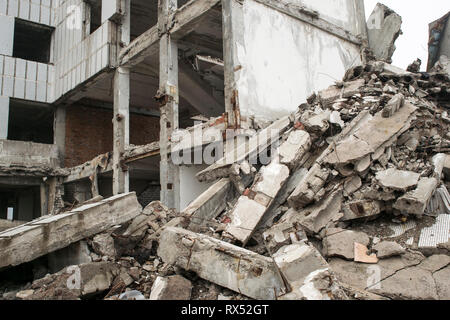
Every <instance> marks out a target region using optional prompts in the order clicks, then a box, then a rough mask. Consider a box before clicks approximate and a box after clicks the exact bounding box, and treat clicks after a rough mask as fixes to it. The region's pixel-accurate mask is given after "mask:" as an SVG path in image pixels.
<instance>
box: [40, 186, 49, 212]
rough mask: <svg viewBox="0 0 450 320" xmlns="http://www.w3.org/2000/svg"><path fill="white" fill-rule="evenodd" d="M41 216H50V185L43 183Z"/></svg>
mask: <svg viewBox="0 0 450 320" xmlns="http://www.w3.org/2000/svg"><path fill="white" fill-rule="evenodd" d="M40 190H41V195H40V199H41V216H45V215H47V214H48V185H47V184H46V183H45V182H41V186H40Z"/></svg>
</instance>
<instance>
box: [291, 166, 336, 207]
mask: <svg viewBox="0 0 450 320" xmlns="http://www.w3.org/2000/svg"><path fill="white" fill-rule="evenodd" d="M329 174H330V171H329V170H328V169H326V168H322V167H321V166H320V165H319V164H315V165H314V166H313V167H312V168H311V169H310V170H309V171H308V173H307V174H306V176H305V177H304V178H303V180H302V181H301V182H300V184H299V185H298V186H297V188H295V190H294V192H293V193H292V194H291V195H290V197H289V198H288V202H289V205H290V206H291V207H292V208H295V209H301V208H304V207H305V206H306V205H308V204H310V203H311V202H313V200H314V196H315V195H316V194H317V193H318V192H319V190H320V189H322V187H323V186H324V185H325V183H326V181H327V179H328V176H329Z"/></svg>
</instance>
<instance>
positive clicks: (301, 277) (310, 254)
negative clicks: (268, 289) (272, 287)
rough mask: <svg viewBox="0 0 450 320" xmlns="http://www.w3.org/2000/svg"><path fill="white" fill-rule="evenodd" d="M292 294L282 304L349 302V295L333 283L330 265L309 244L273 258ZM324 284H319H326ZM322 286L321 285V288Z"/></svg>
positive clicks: (293, 247) (278, 252) (281, 252)
mask: <svg viewBox="0 0 450 320" xmlns="http://www.w3.org/2000/svg"><path fill="white" fill-rule="evenodd" d="M272 257H273V259H274V261H275V263H276V264H277V266H278V268H279V270H280V272H281V274H282V275H283V278H284V279H285V280H286V282H287V283H288V285H289V287H290V288H291V292H289V293H288V294H286V295H284V296H282V297H280V299H281V300H299V299H303V300H330V298H334V299H346V298H347V297H346V295H345V293H344V292H343V291H342V289H340V288H339V287H338V284H337V283H335V282H337V281H333V280H335V279H333V277H332V275H331V273H330V271H329V266H328V263H327V262H326V261H325V259H323V257H322V256H321V255H320V253H319V252H318V251H317V249H315V248H314V247H312V246H310V245H307V244H305V243H300V244H292V245H289V246H284V247H282V248H281V249H280V250H278V251H277V252H276V253H274V254H273V255H272ZM326 278H327V281H325V283H324V282H322V281H318V283H316V281H317V280H319V279H321V280H325V279H326ZM319 283H320V284H319Z"/></svg>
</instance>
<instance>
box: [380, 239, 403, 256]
mask: <svg viewBox="0 0 450 320" xmlns="http://www.w3.org/2000/svg"><path fill="white" fill-rule="evenodd" d="M372 249H373V250H374V251H375V252H376V254H377V258H379V259H386V258H390V257H394V256H399V255H402V254H404V253H405V252H406V250H405V248H403V247H402V246H401V245H399V244H398V243H397V242H393V241H382V242H380V243H378V244H376V245H375V246H373V247H372Z"/></svg>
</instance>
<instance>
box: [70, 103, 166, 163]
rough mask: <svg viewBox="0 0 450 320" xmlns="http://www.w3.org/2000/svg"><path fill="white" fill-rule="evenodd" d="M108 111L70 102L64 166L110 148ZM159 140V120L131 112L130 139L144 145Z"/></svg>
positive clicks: (133, 142) (110, 127)
mask: <svg viewBox="0 0 450 320" xmlns="http://www.w3.org/2000/svg"><path fill="white" fill-rule="evenodd" d="M112 117H113V113H112V110H106V109H98V108H90V107H85V106H81V105H77V104H74V105H71V106H69V107H68V108H67V113H66V157H65V166H66V167H73V166H76V165H80V164H82V163H84V162H86V161H89V160H91V159H93V158H95V157H96V156H97V155H99V154H103V153H106V152H109V151H112V149H113V136H112V135H113V127H112V122H111V119H112ZM158 139H159V119H158V118H154V117H148V116H144V115H138V114H131V117H130V141H131V143H132V144H135V145H145V144H148V143H150V142H153V141H157V140H158Z"/></svg>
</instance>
